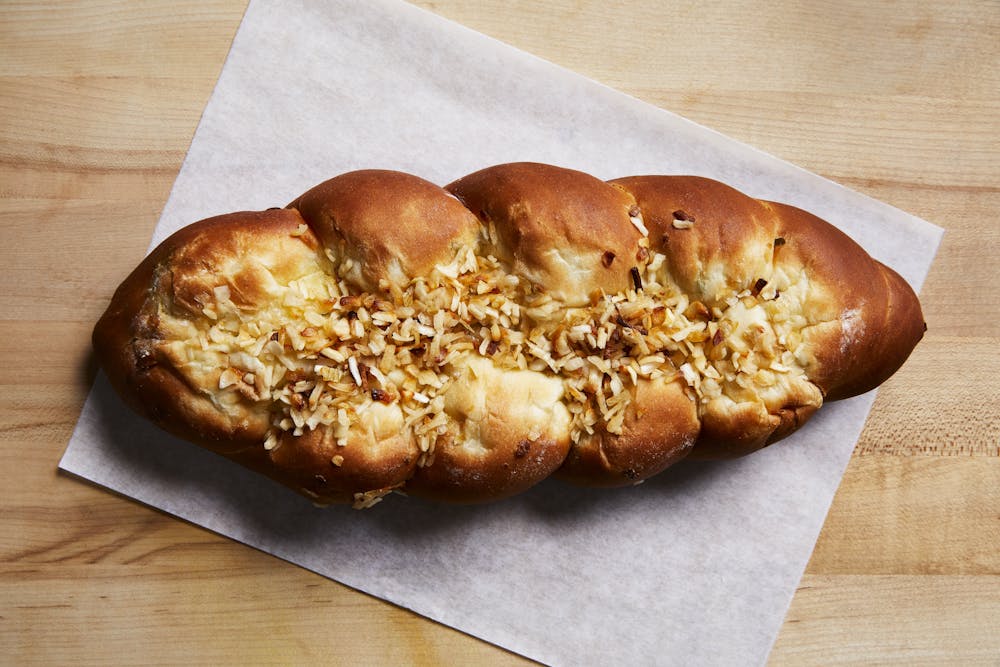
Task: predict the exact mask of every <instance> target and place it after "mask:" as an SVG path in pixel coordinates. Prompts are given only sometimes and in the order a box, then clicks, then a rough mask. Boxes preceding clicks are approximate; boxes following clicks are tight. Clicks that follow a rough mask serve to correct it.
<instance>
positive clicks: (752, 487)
mask: <svg viewBox="0 0 1000 667" xmlns="http://www.w3.org/2000/svg"><path fill="white" fill-rule="evenodd" d="M515 160H534V161H541V162H549V163H553V164H559V165H564V166H567V167H573V168H576V169H580V170H583V171H588V172H590V173H592V174H595V175H597V176H599V177H602V178H613V177H616V176H624V175H630V174H643V173H662V174H671V173H688V174H701V175H706V176H710V177H713V178H716V179H719V180H722V181H725V182H727V183H730V184H732V185H735V186H736V187H738V188H740V189H742V190H744V191H745V192H748V193H750V194H753V195H754V196H757V197H763V198H770V199H777V200H780V201H785V202H788V203H791V204H795V205H798V206H801V207H803V208H806V209H808V210H810V211H812V212H814V213H817V214H819V215H820V216H822V217H824V218H826V219H827V220H830V221H831V222H833V223H834V224H836V225H838V226H840V227H841V228H842V229H844V230H845V231H846V232H847V233H849V234H851V235H852V236H853V237H854V238H855V239H857V240H858V241H859V242H861V243H862V244H863V245H864V246H865V247H866V248H868V249H869V251H870V252H872V254H873V255H875V256H876V257H878V258H879V259H881V260H883V261H885V262H887V263H888V264H890V265H891V266H893V267H894V268H895V269H897V270H898V271H899V272H900V273H902V275H903V276H904V277H905V278H906V279H907V280H909V281H910V283H911V284H913V285H914V286H916V287H919V286H920V284H921V283H922V281H923V279H924V277H925V275H926V272H927V270H928V268H929V265H930V262H931V260H932V258H933V255H934V252H935V250H936V248H937V244H938V242H939V240H940V235H941V230H939V229H938V228H937V227H934V226H932V225H930V224H928V223H926V222H923V221H921V220H918V219H916V218H914V217H912V216H910V215H907V214H905V213H902V212H901V211H898V210H896V209H893V208H891V207H889V206H887V205H884V204H881V203H879V202H876V201H873V200H871V199H869V198H866V197H863V196H861V195H859V194H857V193H854V192H851V191H849V190H847V189H845V188H843V187H840V186H838V185H836V184H834V183H831V182H829V181H826V180H824V179H822V178H820V177H818V176H816V175H813V174H810V173H807V172H805V171H803V170H801V169H799V168H797V167H794V166H792V165H789V164H787V163H785V162H782V161H779V160H777V159H775V158H773V157H770V156H768V155H764V154H762V153H760V152H759V151H756V150H753V149H751V148H749V147H747V146H745V145H741V144H739V143H737V142H735V141H733V140H731V139H728V138H726V137H724V136H722V135H719V134H718V133H715V132H712V131H710V130H707V129H705V128H702V127H699V126H697V125H695V124H693V123H691V122H689V121H686V120H684V119H682V118H679V117H677V116H675V115H672V114H670V113H668V112H666V111H663V110H660V109H657V108H655V107H652V106H649V105H647V104H644V103H641V102H639V101H637V100H635V99H632V98H629V97H627V96H625V95H622V94H620V93H617V92H615V91H613V90H610V89H608V88H606V87H603V86H601V85H598V84H596V83H594V82H592V81H589V80H587V79H585V78H583V77H580V76H577V75H575V74H573V73H571V72H567V71H565V70H562V69H560V68H558V67H555V66H553V65H552V64H549V63H546V62H544V61H542V60H539V59H537V58H535V57H533V56H530V55H528V54H525V53H523V52H519V51H517V50H515V49H513V48H511V47H509V46H507V45H504V44H501V43H498V42H496V41H495V40H492V39H489V38H487V37H484V36H482V35H480V34H477V33H474V32H472V31H470V30H467V29H465V28H463V27H461V26H458V25H455V24H452V23H449V22H447V21H445V20H442V19H440V18H438V17H436V16H434V15H431V14H428V13H426V12H424V11H422V10H419V9H417V8H414V7H412V6H410V5H407V4H403V3H400V2H395V1H392V0H380V1H377V2H364V3H361V2H354V1H349V0H342V1H323V2H319V1H317V2H309V1H307V0H301V1H299V2H292V1H288V2H277V1H275V2H266V3H265V2H253V3H252V4H251V6H250V7H249V9H248V11H247V14H246V16H245V18H244V20H243V23H242V25H241V27H240V30H239V32H238V34H237V35H236V38H235V40H234V43H233V46H232V50H231V52H230V54H229V58H228V60H227V62H226V64H225V67H224V69H223V71H222V74H221V76H220V78H219V82H218V85H217V87H216V89H215V91H214V93H213V95H212V97H211V99H210V101H209V104H208V106H207V108H206V109H205V113H204V116H203V118H202V120H201V123H200V125H199V127H198V130H197V133H196V135H195V138H194V141H193V143H192V145H191V149H190V151H189V153H188V155H187V157H186V159H185V161H184V165H183V168H182V169H181V172H180V174H179V175H178V177H177V181H176V183H175V186H174V189H173V191H172V193H171V196H170V199H169V201H168V202H167V205H166V207H165V209H164V211H163V214H162V218H161V220H160V223H159V225H158V226H157V228H156V232H155V234H154V239H153V242H154V243H157V242H159V241H160V240H162V239H163V238H164V237H166V236H167V235H168V234H169V233H171V232H173V231H174V230H176V229H178V228H179V227H181V226H183V225H185V224H188V223H190V222H193V221H195V220H199V219H202V218H205V217H208V216H211V215H215V214H219V213H226V212H230V211H235V210H246V209H261V208H267V207H269V206H282V205H284V204H286V203H287V202H289V201H291V200H292V199H293V198H294V197H295V196H297V195H298V194H300V193H301V192H303V191H304V190H306V189H307V188H309V187H311V186H312V185H314V184H316V183H319V182H320V181H323V180H325V179H327V178H329V177H331V176H334V175H337V174H339V173H342V172H345V171H349V170H352V169H356V168H368V167H377V168H393V169H400V170H404V171H409V172H411V173H415V174H418V175H420V176H423V177H425V178H427V179H429V180H432V181H435V182H438V183H441V184H444V183H447V182H449V181H451V180H453V179H455V178H457V177H459V176H461V175H463V174H465V173H468V172H471V171H474V170H476V169H479V168H482V167H485V166H488V165H491V164H496V163H501V162H507V161H515ZM873 398H874V397H873V395H872V394H869V395H866V396H862V397H859V398H856V399H852V400H849V401H844V402H841V403H837V404H832V405H829V406H826V407H825V408H824V409H823V410H822V411H820V413H819V415H818V416H817V417H816V418H815V419H814V420H813V421H812V422H811V423H810V424H809V425H808V427H807V428H806V429H804V430H803V431H801V432H799V433H798V434H796V435H795V436H793V437H792V438H790V439H788V440H786V441H785V442H783V443H781V444H780V445H778V446H775V447H773V448H770V449H768V450H765V451H762V452H760V453H758V454H755V455H753V456H750V457H747V458H744V459H741V460H738V461H733V462H726V463H715V464H691V463H685V464H681V465H679V466H677V467H675V468H673V469H671V470H669V471H667V472H666V473H664V474H663V475H661V476H660V477H658V478H656V479H654V480H652V481H649V482H647V483H646V484H643V485H642V486H639V487H636V488H631V489H623V490H614V491H593V490H580V489H576V488H572V487H569V486H566V485H564V484H561V483H558V482H546V483H544V484H542V485H540V486H539V487H537V488H536V489H534V490H532V491H530V492H528V493H527V494H525V495H523V496H521V497H518V498H515V499H512V500H510V501H506V502H502V503H499V504H495V505H491V506H484V507H445V506H438V505H432V504H429V503H424V502H421V501H419V500H414V499H404V498H400V497H391V498H389V499H387V500H386V501H385V502H383V503H382V504H380V505H378V506H377V507H376V508H374V509H373V510H370V511H367V512H357V511H353V510H350V509H347V508H336V507H335V508H328V509H325V510H320V509H316V508H314V507H313V506H312V505H310V504H309V503H308V502H306V501H305V500H303V499H301V498H299V497H298V496H296V495H294V494H292V493H291V492H289V491H286V490H285V489H283V488H280V487H278V486H277V485H274V484H272V483H270V482H268V481H266V480H263V479H262V478H259V477H257V476H255V475H254V474H252V473H250V472H247V471H245V470H243V469H241V468H239V467H238V466H235V465H234V464H230V463H228V462H226V461H224V460H222V459H219V458H217V457H215V456H214V455H212V454H210V453H207V452H205V451H202V450H200V449H198V448H196V447H194V446H191V445H189V444H187V443H183V442H180V441H178V440H175V439H173V438H171V437H169V436H167V435H165V434H163V433H161V432H159V431H158V430H156V429H155V428H153V427H151V426H149V425H148V424H146V423H145V422H143V421H142V420H140V419H138V418H136V417H134V416H133V415H132V414H131V413H130V412H129V411H127V410H126V408H125V407H124V406H123V405H122V404H121V402H120V401H119V400H118V399H117V398H116V397H115V396H114V395H113V393H112V392H111V390H110V388H109V386H108V384H107V382H106V380H105V379H104V377H103V376H99V377H98V380H97V382H96V384H95V386H94V389H93V391H92V392H91V394H90V396H89V398H88V400H87V403H86V405H85V407H84V410H83V413H82V415H81V417H80V421H79V424H78V425H77V428H76V431H75V432H74V434H73V437H72V439H71V441H70V443H69V447H68V449H67V451H66V454H65V456H64V458H63V460H62V462H61V467H62V468H63V469H65V470H67V471H69V472H71V473H74V474H76V475H79V476H82V477H84V478H87V479H89V480H92V481H94V482H96V483H98V484H101V485H104V486H106V487H108V488H110V489H114V490H116V491H118V492H121V493H124V494H126V495H128V496H131V497H133V498H135V499H137V500H139V501H141V502H143V503H148V504H150V505H152V506H155V507H158V508H161V509H163V510H165V511H167V512H170V513H173V514H175V515H177V516H179V517H182V518H184V519H187V520H189V521H191V522H194V523H196V524H199V525H202V526H204V527H206V528H208V529H211V530H213V531H217V532H219V533H221V534H223V535H227V536H229V537H231V538H233V539H236V540H239V541H241V542H244V543H246V544H248V545H251V546H254V547H257V548H259V549H263V550H265V551H267V552H270V553H272V554H275V555H276V556H279V557H281V558H283V559H286V560H289V561H291V562H293V563H297V564H299V565H301V566H303V567H306V568H309V569H310V570H314V571H315V572H318V573H321V574H323V575H326V576H328V577H331V578H333V579H336V580H338V581H341V582H343V583H345V584H347V585H349V586H353V587H356V588H358V589H360V590H362V591H366V592H368V593H370V594H372V595H375V596H378V597H380V598H384V599H387V600H391V601H392V602H394V603H396V604H398V605H401V606H403V607H407V608H409V609H412V610H414V611H416V612H418V613H420V614H423V615H426V616H428V617H430V618H432V619H436V620H437V621H440V622H442V623H446V624H448V625H450V626H453V627H455V628H458V629H459V630H462V631H464V632H467V633H470V634H472V635H475V636H478V637H481V638H483V639H485V640H487V641H490V642H493V643H496V644H498V645H500V646H504V647H506V648H508V649H510V650H512V651H516V652H518V653H521V654H523V655H526V656H529V657H531V658H534V659H536V660H539V661H542V662H545V663H550V664H564V665H586V664H595V665H608V664H629V665H639V664H678V665H699V664H725V665H735V664H760V663H762V662H764V661H765V660H766V658H767V655H768V652H769V650H770V647H771V645H772V643H773V641H774V639H775V636H776V634H777V631H778V629H779V628H780V626H781V623H782V620H783V617H784V615H785V612H786V610H787V607H788V604H789V602H790V600H791V597H792V595H793V593H794V591H795V587H796V585H797V583H798V581H799V579H800V577H801V574H802V572H803V570H804V568H805V565H806V562H807V560H808V558H809V556H810V553H811V551H812V548H813V546H814V543H815V540H816V537H817V535H818V533H819V530H820V528H821V526H822V524H823V520H824V517H825V515H826V512H827V509H828V507H829V504H830V501H831V499H832V497H833V494H834V492H835V490H836V488H837V485H838V483H839V481H840V478H841V475H842V474H843V471H844V468H845V466H846V464H847V461H848V459H849V457H850V454H851V452H852V450H853V447H854V443H855V441H856V439H857V437H858V435H859V433H860V431H861V429H862V426H863V424H864V421H865V418H866V415H867V414H868V411H869V409H870V406H871V403H872V401H873Z"/></svg>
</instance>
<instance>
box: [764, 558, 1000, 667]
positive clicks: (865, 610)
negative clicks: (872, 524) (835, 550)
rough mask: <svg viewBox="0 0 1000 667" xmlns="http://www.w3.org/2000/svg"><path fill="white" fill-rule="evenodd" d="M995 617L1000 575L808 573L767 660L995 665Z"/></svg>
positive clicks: (999, 611)
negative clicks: (971, 620)
mask: <svg viewBox="0 0 1000 667" xmlns="http://www.w3.org/2000/svg"><path fill="white" fill-rule="evenodd" d="M997 618H1000V577H996V576H901V575H825V576H819V575H807V576H806V577H804V578H803V580H802V583H801V585H800V586H799V588H798V591H797V593H796V595H795V600H794V601H793V602H792V606H791V609H789V611H788V618H787V621H786V623H785V626H784V628H783V629H782V632H781V636H780V637H779V638H778V641H777V643H776V644H775V646H774V649H773V650H772V652H771V657H770V661H769V664H771V665H774V666H777V665H861V664H864V665H876V664H877V665H883V664H886V665H889V664H892V665H991V666H995V665H996V664H997V661H998V660H1000V633H998V632H996V623H995V621H996V619H997ZM970 619H982V620H981V621H979V622H970Z"/></svg>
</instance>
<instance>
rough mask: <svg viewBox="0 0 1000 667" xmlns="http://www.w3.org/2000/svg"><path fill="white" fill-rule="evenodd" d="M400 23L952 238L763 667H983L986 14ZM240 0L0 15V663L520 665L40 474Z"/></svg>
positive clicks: (995, 16) (75, 6) (617, 10)
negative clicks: (687, 127) (790, 166)
mask: <svg viewBox="0 0 1000 667" xmlns="http://www.w3.org/2000/svg"><path fill="white" fill-rule="evenodd" d="M415 4H417V5H418V6H421V7H423V8H425V9H428V10H430V11H433V12H437V13H439V14H440V15H442V16H444V17H446V18H450V19H453V20H456V21H458V22H460V23H462V24H464V25H467V26H469V27H471V28H473V29H475V30H479V31H482V32H485V33H487V34H489V35H491V36H493V37H496V38H497V39H500V40H502V41H505V42H507V43H510V44H513V45H514V46H517V47H519V48H523V49H525V50H527V51H530V52H532V53H534V54H536V55H539V56H541V57H543V58H546V59H549V60H551V61H553V62H555V63H557V64H560V65H562V66H565V67H567V68H570V69H572V70H575V71H577V72H580V73H582V74H584V75H587V76H590V77H593V78H595V79H597V80H599V81H601V82H603V83H606V84H608V85H611V86H613V87H616V88H618V89H620V90H622V91H624V92H626V93H628V94H631V95H634V96H637V97H639V98H641V99H644V100H646V101H648V102H651V103H653V104H656V105H658V106H661V107H663V108H666V109H669V110H672V111H675V112H678V113H681V114H683V115H685V116H687V117H689V118H691V119H693V120H695V121H697V122H700V123H703V124H705V125H708V126H709V127H712V128H713V129H716V130H719V131H721V132H724V133H726V134H729V135H730V136H733V137H735V138H737V139H740V140H743V141H745V142H748V143H750V144H752V145H754V146H756V147H758V148H761V149H763V150H765V151H768V152H770V153H773V154H775V155H777V156H779V157H782V158H785V159H788V160H791V161H792V162H795V163H796V164H799V165H801V166H803V167H805V168H807V169H810V170H813V171H816V172H818V173H820V174H822V175H824V176H827V177H829V178H832V179H834V180H836V181H838V182H840V183H843V184H845V185H847V186H848V187H851V188H854V189H857V190H859V191H861V192H863V193H866V194H869V195H871V196H874V197H876V198H878V199H881V200H883V201H886V202H888V203H889V204H892V205H894V206H897V207H899V208H901V209H903V210H906V211H909V212H911V213H913V214H915V215H918V216H920V217H923V218H925V219H927V220H929V221H931V222H934V223H935V224H938V225H940V226H942V227H944V228H945V229H946V235H945V237H944V241H943V243H942V246H941V250H940V253H939V256H938V258H937V260H936V262H935V264H934V266H933V267H932V270H931V272H930V275H929V276H928V279H927V282H926V284H925V286H924V288H923V290H922V294H921V296H922V301H923V304H924V308H925V315H926V318H927V321H928V325H929V331H928V335H927V337H926V338H925V340H924V341H923V343H921V345H920V346H919V347H918V349H917V351H916V352H915V354H914V355H913V357H912V358H911V359H910V361H909V362H908V364H907V365H906V366H905V367H904V368H903V369H902V371H900V372H899V373H898V374H897V375H896V376H894V377H893V378H892V379H891V380H890V381H889V382H888V383H887V384H886V385H885V386H884V387H883V388H882V389H881V390H880V392H879V395H878V398H877V400H876V402H875V407H874V409H873V411H872V415H871V417H870V419H869V421H868V424H867V426H866V428H865V430H864V432H863V434H862V436H861V438H860V440H859V443H858V447H857V450H856V454H855V457H854V458H853V459H852V461H851V464H850V466H849V467H848V469H847V472H846V474H845V476H844V479H843V482H842V484H841V487H840V489H839V491H838V493H837V496H836V498H835V499H834V501H833V505H832V507H831V510H830V514H829V516H828V518H827V521H826V525H825V526H824V529H823V532H822V534H821V535H820V538H819V541H818V543H817V545H816V548H815V551H814V553H813V556H812V559H811V561H810V563H809V566H808V569H807V572H806V574H805V576H804V578H803V580H802V583H801V585H800V587H799V590H798V592H797V594H796V596H795V599H794V600H793V602H792V605H791V608H790V609H789V612H788V616H787V619H786V622H785V625H784V627H783V628H782V631H781V634H780V636H779V637H778V641H777V643H776V645H775V647H774V650H773V652H772V655H771V662H772V663H773V664H776V665H778V664H780V665H784V664H796V665H798V664H837V663H840V664H858V663H864V664H870V663H902V664H948V663H952V664H997V663H998V660H1000V639H998V638H1000V634H998V633H997V632H996V621H995V619H996V618H998V617H1000V608H998V601H1000V555H998V554H1000V513H998V507H1000V362H998V359H1000V355H998V354H997V352H996V351H997V349H998V348H1000V297H998V296H997V290H996V288H995V285H996V283H997V280H998V278H1000V253H997V252H996V251H995V248H996V247H998V244H1000V226H998V225H997V224H996V215H997V211H1000V186H998V183H1000V142H998V140H997V137H998V136H1000V67H998V65H1000V40H997V39H996V35H997V34H1000V6H998V5H997V4H996V3H995V2H988V1H982V2H971V1H970V2H959V3H935V2H930V1H929V0H916V1H914V2H910V3H906V5H905V6H904V5H899V4H897V3H872V2H866V1H863V0H851V1H849V2H838V3H742V2H723V3H695V2H687V1H682V2H677V3H669V4H666V3H659V2H653V1H652V0H648V1H647V0H635V1H631V2H624V1H620V0H617V1H613V2H597V1H596V0H552V1H550V2H546V3H537V2H528V1H527V0H516V1H515V2H500V1H499V0H489V1H485V2H484V1H482V0H440V1H428V0H422V1H420V2H416V3H415ZM245 5H246V3H245V0H210V1H209V2H202V1H198V2H195V1H194V0H182V1H181V2H164V1H162V0H148V1H147V2H144V3H130V2H125V0H88V1H87V2H68V1H67V2H42V3H27V2H5V3H2V4H0V53H3V57H2V58H0V253H2V255H0V257H2V267H3V269H2V271H0V313H2V315H0V393H2V399H0V445H2V446H0V489H2V491H0V494H2V495H0V498H2V509H3V512H2V518H0V522H2V523H0V600H3V601H4V604H3V605H2V607H0V646H3V647H4V650H3V659H2V660H0V661H2V662H10V663H12V664H65V663H70V662H72V663H74V664H102V665H103V664H113V663H121V662H128V663H130V664H134V663H137V662H168V663H178V662H187V661H189V660H190V659H191V658H192V656H197V658H198V660H199V661H201V662H206V663H213V664H223V663H229V664H248V663H251V664H256V663H281V664H303V663H305V664H309V663H323V664H325V663H334V664H338V663H339V664H376V663H377V664H387V663H399V664H414V665H423V664H427V665H431V664H434V665H437V664H505V665H506V664H525V663H526V661H525V660H524V659H522V658H519V657H517V656H513V655H511V654H509V653H507V652H505V651H502V650H500V649H498V648H496V647H493V646H490V645H488V644H485V643H483V642H481V641H479V640H477V639H474V638H471V637H468V636H466V635H463V634H461V633H458V632H455V631H453V630H451V629H448V628H445V627H442V626H439V625H437V624H435V623H432V622H429V621H427V620H425V619H422V618H419V617H417V616H415V615H413V614H411V613H409V612H406V611H404V610H401V609H399V608H396V607H394V606H392V605H389V604H386V603H383V602H380V601H378V600H375V599H372V598H370V597H367V596H365V595H362V594H359V593H356V592H354V591H351V590H349V589H347V588H345V587H343V586H340V585H339V584H336V583H334V582H330V581H328V580H326V579H322V578H320V577H318V576H316V575H313V574H311V573H308V572H305V571H303V570H301V569H299V568H297V567H294V566H291V565H288V564H286V563H283V562H281V561H278V560H276V559H274V558H272V557H269V556H266V555H264V554H261V553H259V552H256V551H254V550H252V549H248V548H245V547H243V546H241V545H238V544H235V543H233V542H231V541H229V540H225V539H222V538H219V537H218V536H216V535H214V534H212V533H209V532H207V531H205V530H203V529H200V528H198V527H195V526H191V525H188V524H186V523H183V522H180V521H177V520H175V519H172V518H171V517H168V516H165V515H163V514H162V513H160V512H158V511H155V510H151V509H149V508H146V507H143V506H141V505H138V504H136V503H134V502H131V501H129V500H127V499H124V498H120V497H118V496H116V495H114V494H111V493H108V492H106V491H103V490H101V489H98V488H95V487H93V486H92V485H90V484H87V483H85V482H82V481H80V480H77V479H75V478H73V477H71V476H69V475H64V474H60V473H58V472H57V471H56V467H55V466H56V462H57V461H58V459H59V456H60V455H61V453H62V451H63V449H64V447H65V444H66V442H67V440H68V438H69V435H70V433H71V431H72V429H73V426H74V424H75V421H76V418H77V416H78V415H79V411H80V409H81V406H82V404H83V401H84V399H85V397H86V394H87V391H88V388H89V385H90V382H91V381H92V379H93V376H94V368H93V363H92V361H91V359H90V353H89V332H90V327H91V326H92V323H93V322H94V320H95V319H96V317H97V315H98V314H99V313H100V311H101V310H102V309H103V307H104V304H105V303H106V302H107V299H108V298H109V297H110V295H111V292H112V291H113V289H114V288H115V286H116V285H117V284H118V282H119V280H120V279H121V278H122V277H123V276H124V275H125V274H126V273H127V271H128V270H130V269H131V268H132V266H133V265H134V264H135V262H136V261H137V260H138V259H139V257H141V255H142V254H143V252H144V251H145V249H146V246H147V245H148V241H149V238H150V233H151V231H152V229H153V226H154V224H155V222H156V219H157V217H158V215H159V212H160V210H161V209H162V207H163V204H164V202H165V201H166V197H167V196H168V194H169V191H170V187H171V185H172V183H173V179H174V177H175V175H176V173H177V170H178V169H179V167H180V163H181V160H182V159H183V157H184V154H185V151H186V150H187V148H188V145H189V143H190V141H191V137H192V135H193V133H194V130H195V128H196V126H197V123H198V119H199V116H200V113H201V110H202V109H203V108H204V105H205V102H206V101H207V99H208V96H209V94H210V93H211V91H212V87H213V85H214V83H215V81H216V79H217V77H218V74H219V71H220V70H221V67H222V65H223V62H224V59H225V57H226V54H227V51H228V48H229V44H230V42H231V40H232V38H233V35H234V34H235V33H236V30H237V28H238V26H239V22H240V20H241V17H242V15H243V12H244V9H245ZM179 638H180V639H182V640H179Z"/></svg>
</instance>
